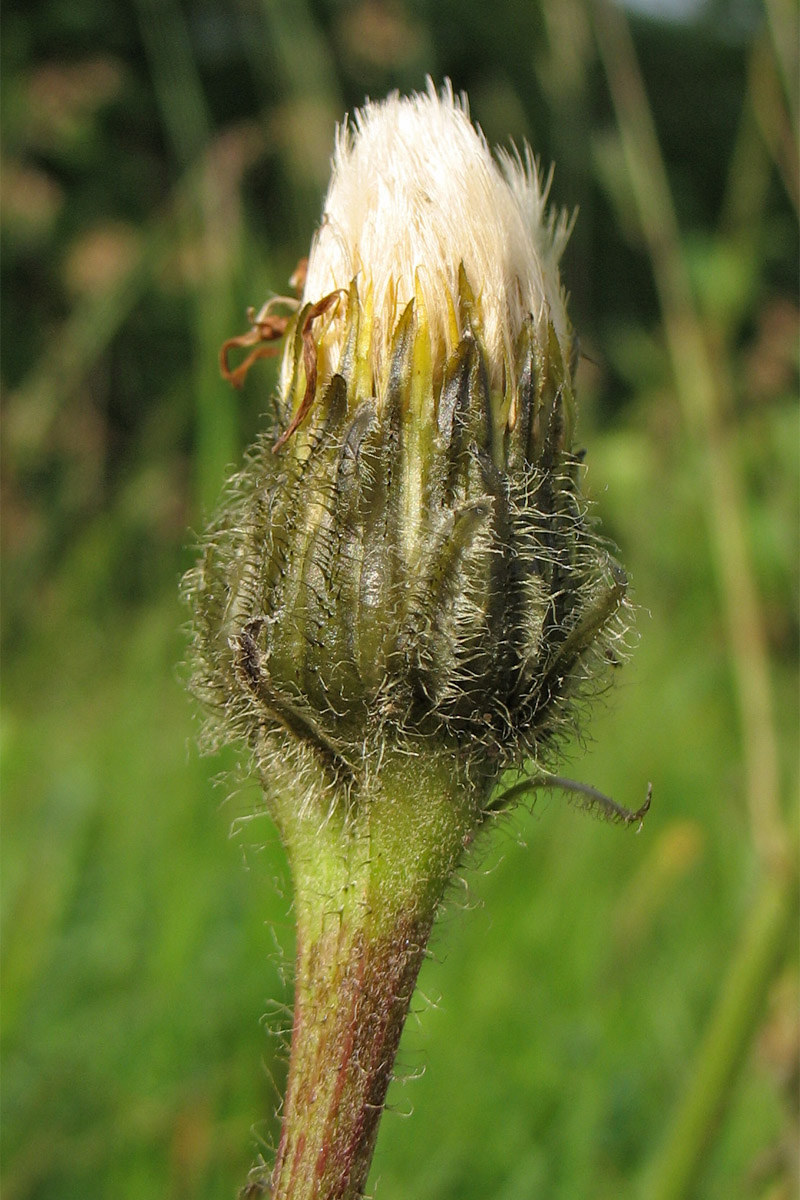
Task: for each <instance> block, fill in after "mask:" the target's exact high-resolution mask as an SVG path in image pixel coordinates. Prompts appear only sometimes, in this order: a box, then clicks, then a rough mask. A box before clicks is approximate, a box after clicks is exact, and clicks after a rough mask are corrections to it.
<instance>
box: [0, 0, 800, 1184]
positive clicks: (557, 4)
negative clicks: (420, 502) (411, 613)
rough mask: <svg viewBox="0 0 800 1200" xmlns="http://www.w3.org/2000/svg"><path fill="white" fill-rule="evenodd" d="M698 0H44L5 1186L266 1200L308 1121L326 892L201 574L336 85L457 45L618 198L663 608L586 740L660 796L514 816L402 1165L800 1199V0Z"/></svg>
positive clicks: (336, 105)
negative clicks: (277, 792)
mask: <svg viewBox="0 0 800 1200" xmlns="http://www.w3.org/2000/svg"><path fill="white" fill-rule="evenodd" d="M683 8H684V10H685V11H684V13H683V15H682V16H681V17H676V16H674V15H673V16H665V15H664V13H663V12H662V13H661V14H660V15H659V13H658V11H657V10H656V12H655V15H650V16H646V15H643V14H642V13H641V12H640V13H638V14H637V13H628V15H627V16H623V14H622V11H621V10H618V9H615V8H611V7H608V6H607V5H606V4H605V3H600V2H598V3H586V2H583V0H538V2H532V3H523V2H521V0H520V2H516V3H515V2H514V0H493V2H492V3H491V4H487V3H486V2H485V0H439V2H438V3H437V2H434V0H352V2H349V3H337V2H334V0H313V2H312V0H283V2H280V0H230V2H229V3H227V4H226V3H223V2H222V0H198V2H196V3H188V2H183V3H181V2H180V0H135V2H133V3H130V2H128V3H122V2H121V0H107V2H106V3H103V4H101V3H99V0H33V2H28V3H24V2H23V0H7V2H6V4H5V5H4V13H3V26H4V30H3V39H2V60H3V61H2V85H1V86H2V101H3V122H4V149H3V172H2V285H3V367H2V381H3V395H4V413H3V425H4V430H3V442H2V454H3V472H2V491H3V539H4V541H3V547H4V570H3V613H4V626H3V639H4V643H3V665H4V692H3V708H2V756H3V833H4V837H3V963H4V965H3V979H2V983H3V991H4V1005H3V1031H2V1037H3V1072H2V1086H3V1131H2V1134H3V1154H2V1162H3V1197H4V1200H68V1198H72V1197H81V1198H82V1200H95V1198H97V1200H100V1198H101V1197H103V1198H106V1197H114V1200H123V1198H130V1200H150V1198H153V1200H155V1198H163V1197H170V1198H174V1200H181V1198H184V1197H186V1198H189V1197H192V1198H194V1197H208V1198H209V1200H211V1198H214V1200H216V1198H219V1197H232V1196H234V1195H235V1192H236V1189H237V1187H238V1186H239V1185H240V1184H241V1183H243V1181H244V1178H245V1176H246V1173H247V1170H248V1168H249V1166H250V1164H251V1162H252V1159H253V1157H254V1156H255V1154H256V1153H258V1152H263V1153H265V1154H266V1155H268V1154H269V1152H270V1147H271V1146H273V1145H274V1143H275V1140H276V1134H277V1124H276V1121H275V1119H274V1117H273V1113H274V1111H275V1107H276V1105H277V1103H278V1099H279V1096H280V1092H281V1088H282V1085H283V1079H284V1074H285V1038H284V1037H283V1033H284V1032H285V1030H286V1029H287V1027H288V1025H289V1022H290V1007H289V1006H290V1004H291V956H292V936H293V935H292V921H291V907H290V905H291V896H290V892H289V887H288V881H287V873H286V869H285V864H284V861H283V858H282V852H281V848H280V845H279V844H278V841H277V838H276V835H275V834H274V832H273V830H272V828H271V826H270V824H269V821H268V820H267V818H266V817H264V816H263V815H257V814H258V808H259V797H258V792H257V789H256V787H255V785H254V784H253V783H252V781H250V780H248V779H247V778H246V777H245V776H243V775H242V773H241V772H239V773H238V774H237V772H236V770H235V762H234V759H233V758H230V759H227V760H225V761H222V760H221V759H214V760H203V759H201V758H200V757H199V756H198V753H197V751H196V749H195V747H194V742H193V738H194V735H195V731H196V728H197V717H196V714H195V713H194V711H193V707H192V704H191V702H190V700H189V698H188V697H187V695H186V694H185V691H184V689H183V685H182V682H181V670H180V663H181V660H182V656H183V654H184V646H185V632H184V629H183V625H184V622H185V617H186V614H185V613H184V612H183V611H182V610H181V608H180V605H179V602H178V599H177V590H178V580H179V578H180V576H181V574H182V572H183V571H184V570H185V569H186V568H187V566H188V565H189V564H190V563H191V561H192V555H193V551H192V542H193V534H192V532H191V531H192V530H193V529H194V530H199V529H200V528H202V525H203V521H204V514H208V512H209V511H210V509H211V507H212V506H213V503H214V499H215V497H216V496H217V494H218V493H219V490H220V487H221V484H222V482H223V480H224V478H225V476H226V473H227V472H228V471H229V469H230V468H231V466H232V465H234V464H236V463H237V462H238V461H239V458H240V455H241V453H242V450H243V448H244V447H245V446H246V445H247V443H248V442H249V441H250V440H251V439H252V438H253V436H254V435H255V433H256V431H257V430H258V428H259V424H260V419H261V417H260V414H262V413H263V412H264V411H265V409H266V406H267V399H268V396H269V393H270V390H271V388H272V386H273V382H274V371H273V369H272V368H271V367H270V365H262V366H259V368H257V369H256V370H254V371H252V372H251V374H250V377H249V378H248V381H247V386H246V388H245V389H244V391H243V392H242V393H241V394H234V393H232V392H231V391H230V390H229V388H228V387H227V385H225V384H224V383H223V381H222V380H221V379H220V377H219V372H218V368H217V353H218V350H219V346H220V344H221V343H222V341H223V340H224V339H225V338H227V337H230V336H232V335H234V334H236V333H240V332H243V331H244V329H245V328H246V319H245V311H246V308H247V306H248V305H250V304H254V305H256V306H259V305H260V304H261V303H262V302H263V300H264V299H265V298H266V297H267V296H268V295H269V294H270V292H271V291H276V292H281V291H284V290H285V288H286V286H287V284H286V281H287V279H288V276H289V274H290V273H291V271H292V269H293V267H294V265H295V263H296V261H297V259H298V258H299V257H300V255H301V254H303V253H304V252H305V250H306V248H307V245H308V241H309V238H310V234H311V232H312V230H313V227H314V224H315V222H316V220H317V219H318V215H319V212H320V208H321V198H322V193H323V189H324V187H325V183H326V178H327V171H328V158H329V154H330V151H331V146H332V136H333V129H334V123H335V122H336V120H338V119H340V118H341V116H342V114H343V113H344V112H345V111H346V110H347V109H348V108H350V107H352V106H353V105H356V104H358V103H360V102H361V101H362V100H363V99H364V96H365V95H366V94H370V95H372V96H375V97H378V96H381V95H383V94H385V93H386V92H387V91H388V90H390V89H391V88H394V87H398V88H400V89H404V90H407V89H411V88H415V87H421V86H424V80H425V76H426V74H427V73H430V74H431V75H432V76H433V77H434V78H435V79H436V80H437V81H441V80H442V79H443V78H444V77H445V76H449V77H450V78H451V79H452V80H453V84H454V86H455V88H456V90H459V89H462V88H463V89H466V90H467V91H468V93H469V96H470V101H471V106H472V112H473V115H474V117H475V118H476V119H477V120H478V121H479V122H480V123H481V124H482V126H483V128H484V130H485V132H486V134H487V137H488V138H489V140H490V141H492V142H507V141H508V140H509V138H513V139H516V140H517V141H521V140H523V139H526V138H527V139H528V140H529V141H530V142H531V144H532V145H533V147H534V149H535V151H536V153H537V154H538V155H539V156H540V158H541V160H542V161H543V163H544V164H549V163H550V162H551V161H552V162H555V164H556V174H555V179H554V183H553V191H552V195H553V199H554V201H555V202H556V203H557V204H559V205H561V204H563V205H566V206H568V207H570V208H572V207H573V206H575V205H577V206H578V207H579V209H580V212H579V217H578V223H577V226H576V229H575V233H574V235H573V238H572V241H571V244H570V246H569V249H568V252H567V255H566V259H565V263H564V275H565V279H566V283H567V286H568V288H569V289H570V292H571V296H572V302H571V303H572V315H573V319H574V322H575V325H576V327H577V328H578V330H579V332H580V336H581V346H582V350H583V352H584V357H583V360H582V363H581V367H580V373H579V380H578V395H579V400H580V402H581V406H582V407H581V425H580V435H581V438H582V440H583V441H584V442H585V444H586V445H587V447H588V459H587V462H588V476H587V487H588V490H589V492H590V493H591V495H592V496H593V499H594V500H595V502H596V506H597V510H598V512H599V515H600V517H601V519H602V522H603V526H604V529H605V532H606V533H607V534H608V536H609V537H610V538H612V539H613V540H614V541H615V542H616V543H617V545H618V546H619V549H620V556H621V559H622V561H623V562H624V563H625V564H626V565H627V567H628V568H629V570H630V573H631V576H632V580H633V585H634V589H635V599H636V601H637V603H638V605H639V606H640V610H639V617H638V630H639V638H640V640H639V645H638V646H637V649H636V651H635V654H634V657H633V660H632V662H631V663H630V664H629V665H628V666H626V667H625V669H624V671H623V672H622V673H621V675H620V678H619V684H618V686H617V688H616V690H615V692H614V694H613V697H612V700H611V704H610V705H609V706H608V707H607V708H605V709H603V710H602V711H598V712H597V713H595V714H594V717H593V720H592V722H591V741H588V740H587V744H585V745H580V746H575V747H574V749H573V753H572V754H571V758H570V762H569V763H568V764H567V765H566V766H565V771H566V772H567V773H572V774H574V775H575V776H576V777H579V778H581V779H583V780H585V781H586V782H589V783H592V784H594V785H596V786H598V787H601V788H602V789H603V790H605V791H608V792H610V793H611V794H612V795H613V796H614V797H615V798H616V799H617V800H618V801H619V802H620V803H623V804H626V805H630V806H633V807H635V806H637V805H638V804H639V803H640V802H641V800H642V798H643V795H644V790H645V787H646V785H647V782H648V780H652V781H653V784H654V802H653V810H652V813H651V815H650V817H649V818H648V820H647V822H646V823H645V826H644V829H643V830H642V831H641V833H640V834H639V835H638V836H637V835H635V833H634V832H633V831H632V830H622V829H619V828H616V827H610V826H606V825H603V824H600V823H598V822H595V821H593V820H591V819H587V818H585V817H583V816H581V815H580V814H579V813H577V812H575V811H574V810H573V809H571V808H570V807H569V805H568V804H567V803H566V801H564V800H563V799H561V798H559V797H554V798H547V797H543V798H541V799H540V800H539V801H538V802H537V804H536V805H535V806H534V807H533V809H532V810H526V811H520V812H518V813H517V814H516V815H515V816H514V817H513V818H510V819H507V820H506V821H505V822H504V823H503V824H502V825H501V826H499V827H498V828H496V829H495V830H494V831H493V833H492V836H491V838H487V839H486V841H485V842H483V843H481V844H479V846H478V848H477V851H476V853H474V854H473V856H472V858H471V860H470V862H469V864H468V865H467V867H466V868H465V876H464V884H463V887H459V888H458V889H454V891H453V893H452V895H451V896H450V898H449V901H448V904H447V907H446V910H445V912H444V914H443V917H442V919H441V921H440V923H439V926H438V929H437V932H436V934H435V937H434V941H433V947H432V950H433V953H432V957H431V960H430V961H429V962H427V963H426V965H425V967H424V970H423V973H422V977H421V982H420V992H419V994H418V996H417V999H416V1002H415V1005H414V1013H415V1015H414V1016H413V1017H412V1018H411V1020H410V1022H409V1027H408V1029H407V1031H406V1034H405V1037H404V1041H403V1044H402V1046H401V1051H400V1063H399V1069H400V1078H399V1079H398V1081H397V1082H396V1083H395V1084H394V1085H393V1087H392V1090H391V1092H390V1107H391V1111H390V1112H388V1113H387V1115H386V1116H385V1118H384V1122H383V1126H382V1130H381V1135H380V1138H379V1144H378V1150H377V1154H376V1158H375V1165H374V1170H373V1175H372V1186H373V1189H374V1193H375V1195H376V1196H377V1197H378V1200H406V1198H410V1197H414V1198H415V1200H471V1198H475V1200H477V1198H481V1200H484V1198H486V1197H492V1198H497V1200H539V1198H541V1200H551V1198H555V1197H558V1198H564V1200H606V1198H608V1200H610V1198H612V1197H643V1198H645V1200H667V1198H668V1197H679V1196H687V1197H688V1196H695V1197H702V1198H709V1200H731V1198H744V1200H747V1198H750V1197H753V1198H756V1197H758V1198H766V1197H769V1198H770V1200H787V1198H789V1197H792V1196H795V1195H796V1194H797V1190H796V1189H797V1132H798V1068H797V1057H798V1028H797V1011H798V983H797V970H796V966H797V964H796V958H797V956H796V945H797V937H796V912H795V901H794V894H795V885H794V876H793V869H794V868H793V858H794V856H795V847H796V836H795V835H796V795H797V717H798V712H797V672H796V663H797V651H798V628H797V612H796V583H797V577H796V576H797V571H796V567H797V548H798V547H797V540H798V539H797V532H798V528H797V526H798V522H797V513H798V494H797V493H798V471H797V433H798V422H797V406H796V398H797V384H798V350H797V318H798V306H797V287H796V280H797V250H798V248H797V201H798V197H797V186H798V177H797V167H796V154H797V150H796V147H797V141H796V134H797V85H798V73H797V63H796V47H797V45H798V39H797V11H796V8H795V5H794V4H793V3H784V2H783V0H768V2H767V0H764V3H763V4H762V3H758V2H755V0H730V2H728V3H726V2H724V0H717V2H716V3H714V2H708V3H706V4H700V3H698V4H697V5H695V6H694V7H691V6H689V7H688V8H687V6H686V5H684V6H683ZM587 737H588V732H587ZM253 814H256V815H253ZM249 818H252V819H249ZM265 1013H266V1016H264V1014H265ZM409 1113H413V1115H411V1117H410V1119H403V1117H404V1116H405V1115H407V1114H409Z"/></svg>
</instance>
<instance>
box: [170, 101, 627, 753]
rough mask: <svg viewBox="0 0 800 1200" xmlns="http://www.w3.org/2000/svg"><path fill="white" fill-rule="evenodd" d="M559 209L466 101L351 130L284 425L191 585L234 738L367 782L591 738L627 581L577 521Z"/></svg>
mask: <svg viewBox="0 0 800 1200" xmlns="http://www.w3.org/2000/svg"><path fill="white" fill-rule="evenodd" d="M545 192H546V188H544V189H543V188H542V186H541V184H540V182H539V178H538V174H537V171H536V168H535V166H534V163H533V161H532V159H531V157H530V154H529V153H528V154H527V155H526V157H525V158H524V159H523V160H520V159H518V158H516V157H508V156H506V157H503V158H501V159H500V162H499V165H498V164H497V163H496V162H495V161H494V160H493V158H492V157H491V155H490V153H489V150H488V148H487V146H486V143H485V141H484V140H483V138H482V137H481V136H480V134H479V133H478V132H476V130H475V129H474V128H473V126H472V125H471V124H470V122H469V120H468V117H467V114H466V111H465V107H464V106H463V105H462V104H459V103H458V102H457V101H455V100H454V99H453V97H452V94H451V93H449V92H445V93H444V94H443V96H442V97H441V98H440V97H438V96H436V95H435V94H432V93H429V94H427V95H424V96H416V97H414V98H413V99H411V100H401V99H398V98H392V99H389V100H388V101H387V102H385V103H384V104H380V105H368V106H367V107H366V108H365V109H364V110H363V111H362V112H360V113H358V114H357V115H356V121H355V130H352V129H351V128H349V127H348V126H346V125H345V126H344V127H343V128H342V129H341V130H340V131H339V136H338V141H337V147H336V155H335V160H334V169H333V178H332V181H331V185H330V189H329V192H328V197H327V201H326V204H325V210H324V214H323V218H322V224H321V227H320V229H319V230H318V232H317V235H316V238H315V240H314V244H313V246H312V249H311V254H310V257H309V261H308V268H307V275H306V279H305V288H304V293H303V298H302V302H301V303H300V304H299V306H298V311H297V313H296V315H295V316H294V317H293V318H292V319H291V320H290V321H289V322H288V325H287V327H286V331H285V337H286V342H285V351H284V357H283V364H282V371H281V383H280V392H279V396H278V399H277V411H276V416H275V425H274V427H273V428H271V429H269V430H268V431H267V433H266V434H265V436H264V437H263V439H262V440H261V441H260V443H259V444H258V445H257V446H256V447H255V449H254V450H252V451H251V453H250V455H249V458H248V461H247V465H246V467H245V469H244V470H243V471H242V472H241V474H240V475H239V476H238V477H237V478H236V480H235V481H234V483H233V487H232V492H231V496H230V499H229V502H228V503H227V505H226V506H225V507H224V509H223V511H222V513H221V516H220V517H219V518H218V520H217V522H216V523H215V525H214V527H213V530H212V532H211V535H210V536H209V538H208V539H207V543H206V548H205V553H204V558H203V561H202V563H201V565H200V567H199V569H198V572H197V575H196V577H195V581H194V584H193V587H194V595H195V599H196V612H197V630H198V640H197V648H198V651H199V661H200V664H201V666H200V672H201V675H200V682H201V686H202V688H203V691H204V693H205V695H206V696H207V697H208V698H209V699H210V700H211V701H212V703H213V704H215V706H216V707H217V709H218V710H219V711H221V712H223V713H224V716H225V719H226V721H228V722H230V726H229V727H232V728H234V729H235V730H237V731H239V732H242V733H245V734H246V735H247V736H248V737H250V738H251V739H252V738H254V737H255V738H256V739H257V740H258V739H263V734H264V732H265V731H267V730H270V729H275V730H276V731H278V730H289V731H290V732H291V733H292V734H293V735H295V736H297V737H299V738H302V739H305V740H306V741H307V742H308V744H309V745H310V746H312V747H313V748H314V749H315V750H318V751H319V752H320V753H321V754H322V755H323V756H324V757H325V758H326V759H328V760H329V761H330V762H331V763H335V762H337V761H340V762H341V763H342V765H343V766H345V768H346V769H347V770H350V771H354V772H356V773H357V772H358V771H359V770H360V769H361V768H362V766H363V762H364V756H365V754H367V755H369V754H371V753H375V754H378V755H380V753H381V751H382V749H383V747H384V744H385V743H386V741H387V740H388V741H390V742H397V741H401V742H402V741H406V740H409V739H410V740H411V741H414V740H416V739H419V738H424V739H426V740H431V739H432V740H433V741H434V742H436V743H437V744H440V745H442V746H445V745H446V746H449V747H451V748H452V749H453V751H454V752H457V753H459V754H460V755H462V756H464V755H465V756H469V757H470V758H471V759H473V760H474V762H475V765H476V768H477V769H479V771H480V772H488V773H489V774H491V775H492V776H494V775H495V774H496V773H497V772H498V771H499V770H501V769H502V768H503V767H507V766H520V765H521V764H523V763H524V762H526V761H534V762H536V763H537V764H539V765H541V764H542V763H543V762H544V761H545V760H546V758H547V755H548V752H549V751H550V750H551V748H552V747H553V744H554V742H556V740H557V738H558V735H559V734H561V733H562V732H563V731H564V730H565V728H566V729H568V728H569V725H570V722H569V720H568V718H569V715H570V712H571V705H572V704H573V701H574V699H575V698H576V696H577V695H579V694H580V692H581V690H582V689H583V687H584V685H585V684H586V683H587V682H591V681H592V680H593V678H594V677H595V674H596V663H597V659H598V656H599V657H600V658H602V656H603V655H605V654H606V652H607V651H608V649H609V638H610V637H613V636H614V635H615V634H616V632H617V631H618V628H619V623H618V622H615V620H614V618H615V615H616V614H617V613H618V610H619V609H620V606H621V605H622V603H623V600H624V596H625V577H624V575H623V573H622V571H621V570H620V568H619V567H618V566H616V565H615V564H614V563H613V562H612V560H611V559H610V558H609V556H608V554H607V553H606V551H605V550H604V549H603V548H602V546H601V545H600V543H599V542H598V540H597V538H596V537H595V536H594V534H593V533H592V531H591V529H590V527H589V526H588V525H587V521H586V517H585V511H584V506H583V504H582V502H581V500H580V496H579V489H578V472H579V462H580V456H579V455H578V454H576V453H575V452H574V450H573V430H574V425H575V402H574V397H573V390H572V369H573V364H574V359H575V342H574V338H573V335H572V331H571V328H570V326H569V322H568V319H567V316H566V309H565V304H564V295H563V292H562V289H561V284H560V281H559V275H558V266H557V262H558V257H559V253H560V251H561V249H562V246H563V244H564V242H565V240H566V236H567V225H566V221H565V219H564V217H563V216H562V217H561V218H559V219H557V220H554V219H553V218H552V217H551V218H549V219H547V218H546V217H545V213H544V206H545ZM588 659H591V665H589V664H588V662H587V660H588Z"/></svg>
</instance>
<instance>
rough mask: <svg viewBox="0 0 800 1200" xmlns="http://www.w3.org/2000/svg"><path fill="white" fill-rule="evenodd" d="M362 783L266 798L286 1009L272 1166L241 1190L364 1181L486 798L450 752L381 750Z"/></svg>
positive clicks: (287, 1196)
mask: <svg viewBox="0 0 800 1200" xmlns="http://www.w3.org/2000/svg"><path fill="white" fill-rule="evenodd" d="M359 792H360V794H359V796H358V798H357V802H355V803H354V802H353V796H352V792H351V793H350V795H348V796H347V797H345V796H344V795H342V796H340V797H338V799H337V798H336V797H335V796H334V797H332V795H331V788H330V786H329V787H328V788H327V789H325V790H321V791H320V795H319V797H317V798H316V799H317V800H319V803H317V802H316V800H315V798H313V797H312V799H311V800H310V801H309V798H308V795H306V797H305V803H304V804H302V805H300V806H299V808H298V806H297V805H296V804H293V803H291V801H290V800H289V799H284V800H283V802H279V803H278V804H277V805H276V806H274V807H276V808H278V809H279V811H278V812H277V813H276V816H277V817H278V820H279V824H280V825H281V829H282V833H283V837H284V840H285V842H286V846H287V850H288V853H289V858H290V862H291V866H292V873H293V877H294V887H295V906H296V910H297V930H298V934H297V964H296V971H297V973H296V980H295V1011H294V1022H293V1032H292V1047H291V1056H290V1064H289V1080H288V1087H287V1094H286V1101H285V1105H284V1114H283V1124H282V1129H281V1137H280V1143H279V1146H278V1153H277V1158H276V1162H275V1166H274V1168H273V1170H272V1172H271V1173H269V1174H266V1173H265V1172H264V1171H258V1170H257V1171H255V1172H254V1173H253V1174H252V1175H251V1178H250V1181H249V1184H248V1187H247V1188H246V1189H245V1191H244V1192H243V1197H255V1196H269V1197H270V1198H271V1200H311V1198H312V1197H313V1198H314V1200H352V1198H355V1197H358V1196H361V1195H362V1194H363V1191H364V1187H365V1186H366V1181H367V1175H368V1172H369V1167H370V1163H371V1160H372V1153H373V1149H374V1146H375V1139H376V1137H377V1133H378V1125H379V1123H380V1118H381V1115H382V1112H383V1107H384V1103H385V1100H386V1091H387V1088H388V1086H389V1082H390V1080H391V1076H392V1069H393V1065H394V1059H395V1055H396V1052H397V1047H398V1044H399V1041H400V1035H401V1033H402V1030H403V1025H404V1023H405V1018H406V1015H407V1012H408V1006H409V1003H410V1000H411V995H412V993H413V990H414V985H415V983H416V979H417V974H418V972H419V968H420V965H421V963H422V959H423V957H424V954H425V947H426V944H427V941H428V935H429V933H430V929H431V925H432V923H433V919H434V916H435V913H436V909H437V907H438V905H439V902H440V900H441V898H442V895H443V893H444V890H445V888H446V886H447V882H448V880H449V879H450V877H451V875H452V873H453V871H454V870H455V868H456V866H457V864H458V862H459V859H460V858H461V855H462V853H463V851H464V847H465V845H467V844H468V843H469V841H470V840H471V837H472V834H473V831H474V829H475V828H476V826H477V823H478V816H479V812H480V805H481V803H482V802H483V801H484V800H485V788H484V787H480V786H477V785H476V784H475V783H474V781H469V780H467V778H466V777H465V773H464V772H463V771H462V770H460V769H459V765H458V762H457V760H456V759H455V756H454V755H448V756H443V755H441V754H431V753H430V752H428V753H427V754H420V755H419V756H417V755H416V754H414V753H408V752H405V753H403V754H402V755H400V754H395V755H387V756H386V757H385V758H384V760H383V762H382V763H381V765H380V768H379V769H378V771H376V772H375V774H374V775H372V776H371V777H370V778H369V780H368V781H365V782H364V783H363V785H362V787H361V788H360V789H359ZM290 795H291V793H290ZM323 797H324V802H325V815H324V817H323V818H322V819H321V813H322V800H323ZM332 799H333V800H335V801H336V802H335V803H334V804H333V805H332Z"/></svg>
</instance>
